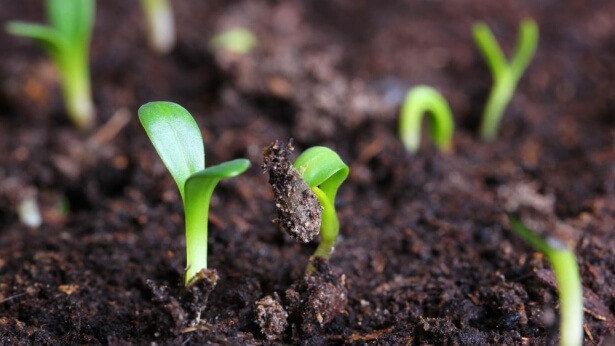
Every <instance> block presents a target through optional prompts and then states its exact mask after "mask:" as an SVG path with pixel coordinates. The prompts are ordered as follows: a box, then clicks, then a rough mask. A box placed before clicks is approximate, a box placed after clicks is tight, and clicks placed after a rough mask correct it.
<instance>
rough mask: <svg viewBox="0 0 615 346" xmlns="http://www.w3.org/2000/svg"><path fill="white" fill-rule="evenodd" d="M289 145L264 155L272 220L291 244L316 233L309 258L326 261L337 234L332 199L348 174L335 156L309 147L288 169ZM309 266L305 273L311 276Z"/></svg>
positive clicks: (275, 146) (275, 145) (277, 146)
mask: <svg viewBox="0 0 615 346" xmlns="http://www.w3.org/2000/svg"><path fill="white" fill-rule="evenodd" d="M292 150H293V148H292V146H291V145H290V144H288V145H285V144H284V143H282V142H279V141H276V142H275V143H273V144H272V145H271V146H269V147H268V148H266V149H265V151H264V153H263V154H264V164H263V168H264V170H265V171H266V172H268V173H269V183H271V186H272V187H273V193H274V196H275V204H276V208H277V210H278V218H277V219H276V220H274V221H275V222H276V223H278V224H279V225H280V227H281V228H282V229H283V230H284V231H286V232H287V233H288V234H289V235H290V236H291V237H293V238H294V239H295V240H297V241H300V242H303V243H306V242H308V241H310V240H312V239H314V237H316V235H318V233H319V232H320V236H321V240H320V244H319V245H318V247H317V248H316V251H315V252H314V255H313V257H322V258H324V259H326V260H329V258H330V257H331V254H332V253H333V250H334V248H335V244H336V243H337V237H338V234H339V228H340V226H339V220H338V218H337V211H336V210H335V197H336V195H337V190H338V189H339V187H340V185H341V184H342V183H343V182H344V180H346V178H347V177H348V173H349V168H348V166H347V165H346V164H345V163H344V162H343V161H342V159H341V158H340V157H339V155H338V154H337V153H335V152H334V151H333V150H331V149H329V148H326V147H320V146H318V147H312V148H310V149H308V150H306V151H304V152H303V154H301V155H299V157H297V159H296V160H295V162H294V163H293V164H292V165H291V164H290V161H289V156H290V152H291V151H292ZM313 271H314V268H313V267H312V266H311V264H310V265H309V266H308V268H307V273H308V274H309V273H312V272H313Z"/></svg>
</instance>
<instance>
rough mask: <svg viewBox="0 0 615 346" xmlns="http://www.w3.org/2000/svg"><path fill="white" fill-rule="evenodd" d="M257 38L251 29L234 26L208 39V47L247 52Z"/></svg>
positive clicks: (237, 52)
mask: <svg viewBox="0 0 615 346" xmlns="http://www.w3.org/2000/svg"><path fill="white" fill-rule="evenodd" d="M257 44H258V40H257V39H256V36H254V34H253V33H252V31H250V30H248V29H246V28H235V29H231V30H228V31H225V32H223V33H220V34H217V35H216V36H214V37H213V38H212V39H211V40H210V41H209V48H210V49H212V50H214V51H216V50H225V51H229V52H232V53H236V54H247V53H250V51H251V50H252V49H254V48H255V47H256V45H257Z"/></svg>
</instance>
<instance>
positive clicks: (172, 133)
mask: <svg viewBox="0 0 615 346" xmlns="http://www.w3.org/2000/svg"><path fill="white" fill-rule="evenodd" d="M139 120H140V121H141V124H142V125H143V127H144V128H145V132H146V133H147V135H148V136H149V139H150V140H151V141H152V144H153V145H154V148H156V151H157V152H158V155H160V158H161V159H162V162H164V165H165V166H166V167H167V169H168V170H169V172H170V173H171V175H172V176H173V179H174V180H175V183H176V184H177V187H178V188H179V191H180V193H181V195H182V199H184V197H185V193H184V185H185V184H186V180H188V178H189V177H190V176H191V175H192V174H193V173H196V172H199V171H201V170H203V169H204V168H205V148H204V147H203V138H202V137H201V131H200V130H199V127H198V125H197V123H196V121H194V118H193V117H192V115H190V113H188V111H187V110H186V109H185V108H184V107H182V106H180V105H178V104H175V103H172V102H150V103H146V104H144V105H143V106H141V108H139Z"/></svg>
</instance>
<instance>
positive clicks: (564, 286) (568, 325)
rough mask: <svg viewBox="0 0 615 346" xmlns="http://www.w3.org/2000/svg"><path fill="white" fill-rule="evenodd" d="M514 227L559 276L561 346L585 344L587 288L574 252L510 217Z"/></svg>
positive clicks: (557, 277)
mask: <svg viewBox="0 0 615 346" xmlns="http://www.w3.org/2000/svg"><path fill="white" fill-rule="evenodd" d="M509 220H510V226H511V227H512V229H513V230H514V231H515V232H516V233H517V234H518V235H519V236H520V237H521V238H523V240H525V241H526V242H528V243H530V244H531V245H532V246H534V247H535V248H536V249H538V250H539V251H541V252H542V253H544V254H545V256H546V257H547V259H548V260H549V262H550V263H551V266H552V267H553V272H554V273H555V279H556V281H557V286H558V289H559V303H560V315H561V316H560V344H561V345H565V346H578V345H581V344H582V343H583V287H582V286H581V277H580V275H579V267H578V265H577V261H576V259H575V256H574V253H573V252H572V251H571V250H570V249H568V248H567V247H566V246H565V245H564V244H562V242H560V241H559V240H557V239H555V238H548V239H546V240H544V239H542V238H541V237H539V236H538V235H536V234H535V233H534V232H532V231H531V230H530V229H528V228H527V227H525V226H524V225H523V224H522V223H521V221H519V219H517V218H516V217H514V216H509Z"/></svg>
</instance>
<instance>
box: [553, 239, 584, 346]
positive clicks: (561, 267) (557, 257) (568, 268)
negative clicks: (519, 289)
mask: <svg viewBox="0 0 615 346" xmlns="http://www.w3.org/2000/svg"><path fill="white" fill-rule="evenodd" d="M545 254H546V255H547V258H548V259H549V262H551V266H553V272H555V279H556V281H557V287H558V289H559V304H560V345H562V346H580V345H581V344H582V343H583V286H582V285H581V277H580V275H579V267H578V265H577V261H576V259H575V257H574V253H573V252H572V251H570V250H567V249H562V250H560V249H557V250H556V249H553V248H552V249H551V250H550V251H548V252H545Z"/></svg>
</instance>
